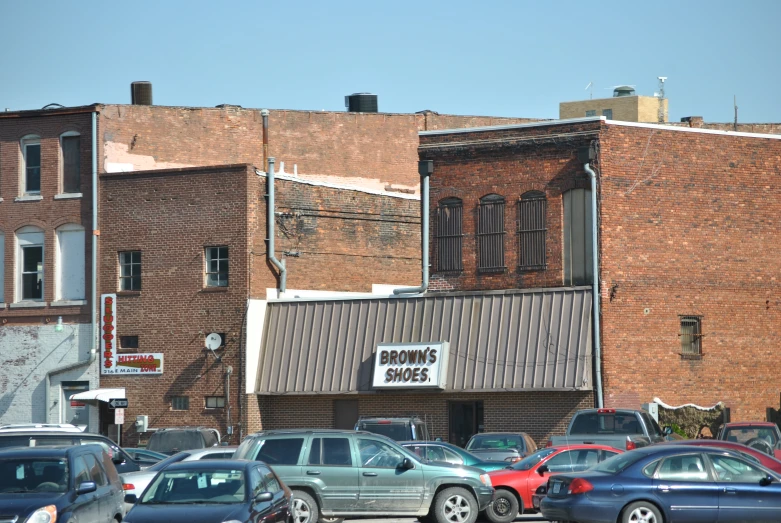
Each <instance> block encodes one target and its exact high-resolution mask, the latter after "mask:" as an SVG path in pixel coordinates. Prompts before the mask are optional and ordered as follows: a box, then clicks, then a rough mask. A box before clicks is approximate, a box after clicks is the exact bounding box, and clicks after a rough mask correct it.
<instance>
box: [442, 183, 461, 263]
mask: <svg viewBox="0 0 781 523" xmlns="http://www.w3.org/2000/svg"><path fill="white" fill-rule="evenodd" d="M463 215H464V205H463V203H462V202H461V200H460V199H458V198H446V199H444V200H442V201H440V202H439V208H437V228H436V232H435V238H436V246H437V271H438V272H458V271H461V270H463V268H464V265H463V262H462V250H461V249H462V244H463V236H464V234H463V230H462V223H463Z"/></svg>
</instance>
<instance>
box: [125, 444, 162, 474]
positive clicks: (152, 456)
mask: <svg viewBox="0 0 781 523" xmlns="http://www.w3.org/2000/svg"><path fill="white" fill-rule="evenodd" d="M122 450H124V451H125V452H127V454H128V455H129V456H130V457H131V458H133V459H134V460H135V462H136V463H138V466H139V467H141V470H144V469H146V468H149V467H151V466H152V465H154V464H155V463H157V462H159V461H162V460H164V459H165V458H167V457H168V454H163V453H162V452H155V451H153V450H146V449H134V448H127V447H122Z"/></svg>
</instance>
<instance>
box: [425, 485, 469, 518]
mask: <svg viewBox="0 0 781 523" xmlns="http://www.w3.org/2000/svg"><path fill="white" fill-rule="evenodd" d="M429 515H430V516H433V518H434V521H435V522H436V523H475V521H476V520H477V500H476V499H475V497H474V496H473V495H472V493H471V492H469V491H468V490H466V489H464V488H461V487H450V488H446V489H445V490H442V491H440V492H439V493H438V494H437V495H436V496H434V503H433V504H432V507H431V512H430V513H429Z"/></svg>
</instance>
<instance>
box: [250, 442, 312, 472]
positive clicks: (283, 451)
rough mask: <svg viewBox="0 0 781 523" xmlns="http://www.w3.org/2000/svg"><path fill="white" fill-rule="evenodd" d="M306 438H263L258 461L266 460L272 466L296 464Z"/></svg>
mask: <svg viewBox="0 0 781 523" xmlns="http://www.w3.org/2000/svg"><path fill="white" fill-rule="evenodd" d="M303 446H304V438H280V439H266V440H261V442H260V444H259V447H260V450H259V452H258V455H257V456H256V457H255V459H256V460H257V461H264V462H266V463H268V464H269V465H271V466H274V465H295V464H297V463H298V457H299V456H300V455H301V448H302V447H303Z"/></svg>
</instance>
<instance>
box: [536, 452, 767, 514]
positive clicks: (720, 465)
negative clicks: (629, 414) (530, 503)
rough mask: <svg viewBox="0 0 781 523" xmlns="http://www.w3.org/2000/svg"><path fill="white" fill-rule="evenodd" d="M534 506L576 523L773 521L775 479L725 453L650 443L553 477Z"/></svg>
mask: <svg viewBox="0 0 781 523" xmlns="http://www.w3.org/2000/svg"><path fill="white" fill-rule="evenodd" d="M540 509H541V511H542V515H543V517H545V519H548V520H552V521H577V522H578V523H616V522H620V523H630V522H631V523H664V522H674V523H689V522H696V523H706V522H707V523H712V522H714V521H718V522H719V523H737V522H752V523H754V522H768V523H769V522H776V523H778V522H779V521H781V476H779V475H777V474H776V473H775V472H773V471H771V470H770V469H767V468H765V467H763V466H761V465H759V464H758V463H756V462H753V461H750V460H748V459H746V458H745V457H744V456H742V455H740V454H738V453H735V452H732V451H729V450H725V449H720V448H711V447H696V448H695V447H691V446H682V445H681V446H677V445H659V446H650V447H644V448H641V449H637V450H633V451H631V452H627V453H625V454H619V455H617V456H615V457H613V458H610V459H608V460H606V461H604V462H602V463H601V464H599V465H597V466H596V467H594V468H592V469H590V470H589V471H588V472H583V473H580V474H562V475H557V476H555V477H552V478H551V479H550V480H549V481H548V494H547V497H545V498H544V499H543V500H542V503H541V504H540Z"/></svg>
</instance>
